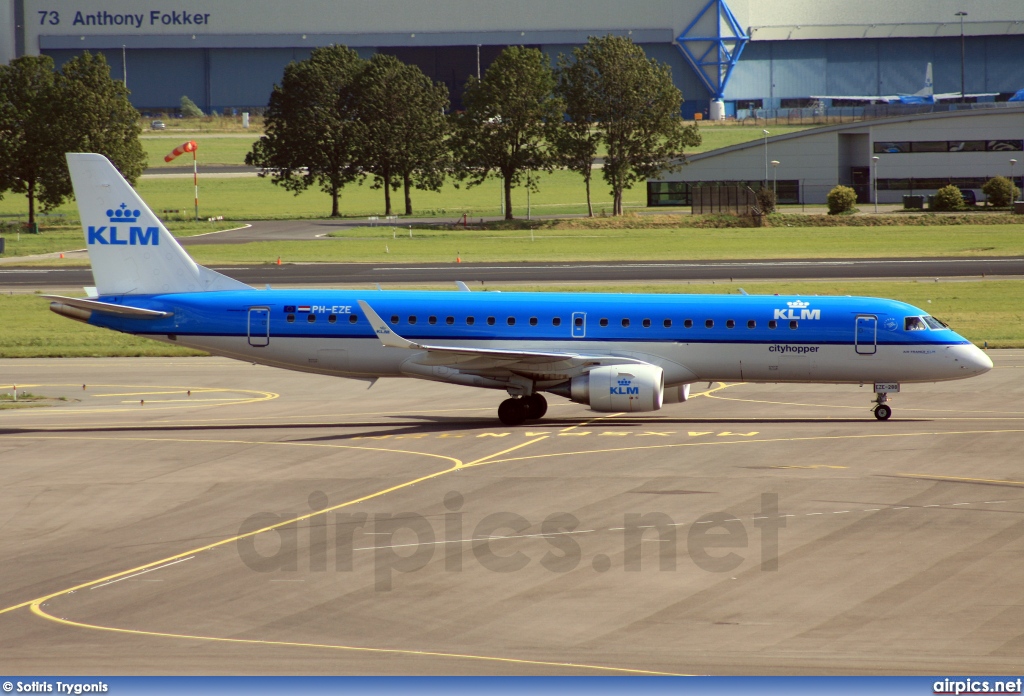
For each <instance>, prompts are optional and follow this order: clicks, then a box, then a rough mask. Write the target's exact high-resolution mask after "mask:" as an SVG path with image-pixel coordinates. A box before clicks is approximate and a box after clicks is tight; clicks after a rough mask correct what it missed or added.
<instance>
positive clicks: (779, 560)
mask: <svg viewBox="0 0 1024 696" xmlns="http://www.w3.org/2000/svg"><path fill="white" fill-rule="evenodd" d="M993 360H994V362H995V369H994V370H993V371H992V372H990V373H988V374H986V375H983V376H981V377H977V378H974V379H970V380H965V381H962V382H945V383H939V384H923V385H907V386H906V387H905V388H904V390H903V392H902V393H900V394H899V395H898V397H897V398H896V399H895V400H894V402H893V403H894V416H893V418H892V420H890V421H888V422H885V423H882V422H878V421H876V420H875V419H874V418H873V417H872V416H871V412H870V411H869V406H870V398H871V394H870V388H868V389H858V388H856V387H853V386H831V385H810V386H795V385H790V386H786V385H720V384H716V385H714V386H713V387H712V388H711V389H710V390H709V389H708V388H707V386H706V385H705V384H701V385H695V391H694V395H693V398H692V399H691V400H690V401H688V402H687V403H684V404H677V405H672V406H669V407H666V408H665V409H663V410H661V411H658V412H656V413H652V414H636V415H633V416H627V415H612V414H596V413H593V412H590V411H587V410H586V409H585V408H584V407H581V406H579V405H575V404H570V403H569V402H567V401H565V400H564V399H559V398H557V397H552V398H551V408H550V410H549V412H548V413H549V415H548V417H547V418H545V419H544V420H542V421H538V422H534V423H530V424H528V425H527V426H524V427H521V428H507V427H503V426H501V425H500V424H499V423H498V421H497V419H496V417H495V409H496V406H497V404H498V402H499V401H500V400H501V398H502V397H503V395H502V394H500V393H497V392H488V391H485V390H473V389H466V388H463V387H454V386H450V385H445V384H435V383H427V382H418V381H412V380H381V382H380V383H378V384H377V385H376V386H374V388H373V389H372V390H370V391H367V390H366V387H365V385H364V384H362V383H358V382H352V381H347V380H341V379H332V378H329V377H321V376H316V375H307V374H302V373H296V372H286V371H282V370H275V369H273V368H267V367H255V366H252V365H249V364H247V363H242V362H232V361H228V360H224V359H219V358H185V359H117V360H111V359H61V360H0V375H2V376H3V377H2V379H3V380H4V381H5V382H6V383H10V382H14V381H16V382H17V383H18V385H19V389H21V390H23V391H27V392H31V393H33V394H36V395H40V396H46V397H50V399H51V400H50V401H49V402H47V403H48V405H47V406H43V407H37V408H26V409H22V410H0V451H2V453H3V455H2V456H0V490H2V491H3V501H4V502H3V506H2V507H0V558H3V563H0V664H2V671H3V673H4V675H7V676H11V675H16V674H20V675H29V674H39V675H43V674H110V675H117V674H303V673H305V674H349V675H364V674H392V675H394V674H423V675H430V674H435V675H447V674H533V675H552V674H580V675H601V674H609V675H610V674H638V673H652V672H653V673H672V674H844V675H845V674H947V675H948V674H950V673H951V671H952V673H954V674H956V675H960V676H964V675H967V674H1010V675H1016V674H1019V673H1020V668H1021V654H1022V647H1024V625H1022V621H1021V619H1022V618H1024V613H1022V607H1024V583H1021V581H1020V578H1021V575H1022V573H1024V560H1022V559H1024V481H1022V476H1021V467H1020V462H1021V458H1020V453H1021V450H1022V448H1024V422H1022V418H1024V408H1022V406H1021V399H1020V395H1021V394H1024V351H994V352H993ZM9 390H10V387H9V386H6V387H0V391H2V392H7V391H9ZM698 392H700V393H701V395H697V393H698ZM61 397H63V398H64V399H66V400H64V401H61V400H58V399H59V398H61ZM275 524H276V525H279V527H278V530H277V531H265V532H258V531H257V530H259V529H263V528H266V527H268V526H270V525H275Z"/></svg>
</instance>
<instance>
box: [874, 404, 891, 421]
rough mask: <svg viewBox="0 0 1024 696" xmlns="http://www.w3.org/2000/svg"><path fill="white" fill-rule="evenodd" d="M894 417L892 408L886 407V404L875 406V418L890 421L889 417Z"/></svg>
mask: <svg viewBox="0 0 1024 696" xmlns="http://www.w3.org/2000/svg"><path fill="white" fill-rule="evenodd" d="M891 415H892V407H891V406H886V405H885V404H878V405H877V406H875V418H877V419H878V420H881V421H884V420H889V416H891Z"/></svg>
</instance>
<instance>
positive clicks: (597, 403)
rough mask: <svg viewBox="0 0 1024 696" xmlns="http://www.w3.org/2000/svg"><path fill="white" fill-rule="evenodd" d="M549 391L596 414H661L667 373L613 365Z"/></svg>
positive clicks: (645, 367)
mask: <svg viewBox="0 0 1024 696" xmlns="http://www.w3.org/2000/svg"><path fill="white" fill-rule="evenodd" d="M548 391H550V392H551V393H553V394H558V395H559V396H564V397H566V398H568V399H571V400H572V401H575V402H577V403H580V404H589V405H590V408H591V410H594V411H601V412H612V411H626V412H630V413H635V412H640V411H657V410H658V409H659V408H661V404H662V402H663V400H664V393H665V372H664V370H662V369H661V368H660V367H657V366H655V365H609V366H606V367H597V368H594V369H593V370H591V371H590V372H588V373H587V374H585V375H580V376H579V377H573V378H572V380H571V381H569V382H563V383H562V384H559V385H557V386H555V387H553V388H551V389H549V390H548Z"/></svg>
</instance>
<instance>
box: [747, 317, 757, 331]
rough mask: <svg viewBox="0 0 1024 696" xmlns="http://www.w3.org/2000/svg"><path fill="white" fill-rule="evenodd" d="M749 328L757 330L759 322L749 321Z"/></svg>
mask: <svg viewBox="0 0 1024 696" xmlns="http://www.w3.org/2000/svg"><path fill="white" fill-rule="evenodd" d="M747 328H748V329H756V328H757V322H756V321H754V320H753V319H749V320H748V321H747Z"/></svg>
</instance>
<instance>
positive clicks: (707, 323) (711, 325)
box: [704, 319, 715, 329]
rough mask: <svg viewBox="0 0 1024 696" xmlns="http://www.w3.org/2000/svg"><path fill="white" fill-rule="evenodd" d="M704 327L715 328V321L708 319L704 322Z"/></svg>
mask: <svg viewBox="0 0 1024 696" xmlns="http://www.w3.org/2000/svg"><path fill="white" fill-rule="evenodd" d="M704 326H705V327H706V328H709V329H713V328H715V320H714V319H708V320H707V321H705V322H704Z"/></svg>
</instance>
